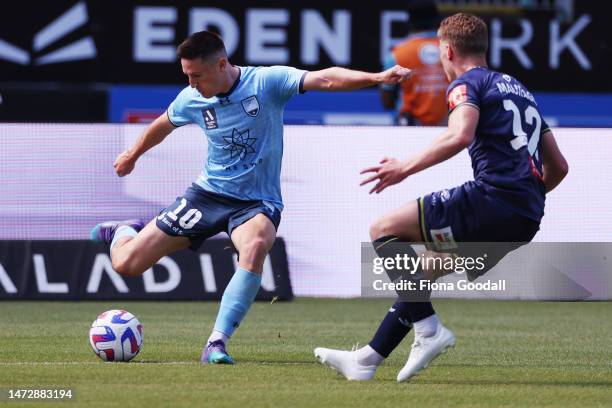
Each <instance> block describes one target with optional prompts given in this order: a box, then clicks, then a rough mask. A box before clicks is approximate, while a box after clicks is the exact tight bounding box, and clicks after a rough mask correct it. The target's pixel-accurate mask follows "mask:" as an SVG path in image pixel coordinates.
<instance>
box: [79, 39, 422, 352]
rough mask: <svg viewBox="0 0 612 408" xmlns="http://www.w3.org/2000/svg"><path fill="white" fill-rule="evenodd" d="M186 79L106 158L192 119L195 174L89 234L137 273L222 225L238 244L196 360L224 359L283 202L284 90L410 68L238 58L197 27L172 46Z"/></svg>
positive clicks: (147, 144)
mask: <svg viewBox="0 0 612 408" xmlns="http://www.w3.org/2000/svg"><path fill="white" fill-rule="evenodd" d="M177 56H178V57H179V59H180V61H181V66H182V69H183V72H184V73H185V75H187V77H188V79H189V86H187V87H186V88H185V89H183V91H181V92H180V93H179V95H178V96H177V97H176V99H175V100H174V101H173V102H172V103H171V104H170V106H169V107H168V110H167V112H166V113H164V114H163V115H161V116H160V117H159V118H157V119H156V120H155V121H154V122H153V123H152V124H151V125H150V126H149V127H148V128H147V129H146V130H145V131H144V133H143V135H142V136H141V137H140V138H139V140H138V141H137V142H136V143H135V144H134V146H132V147H131V148H130V149H128V150H126V151H125V152H123V153H121V154H120V155H119V156H118V157H117V160H116V161H115V164H114V167H115V171H116V172H117V174H118V175H119V176H120V177H123V176H126V175H128V174H130V173H131V172H132V170H133V169H134V166H135V164H136V161H137V160H138V158H139V157H140V156H141V155H142V154H143V153H145V152H146V151H147V150H149V149H151V148H152V147H154V146H155V145H157V144H159V143H161V142H162V141H163V140H164V138H165V137H166V136H168V135H169V134H170V133H171V132H172V131H173V130H174V129H175V128H177V127H179V126H183V125H186V124H189V123H195V124H197V125H199V126H200V127H201V128H202V129H203V130H204V133H205V136H206V137H207V138H208V157H207V160H206V163H205V166H204V170H203V172H202V174H201V175H200V176H199V177H198V178H197V180H196V181H195V182H194V183H193V185H192V186H191V187H189V188H188V189H187V191H186V192H185V194H184V195H183V196H182V197H179V198H178V199H177V200H176V201H175V202H174V203H173V204H171V205H170V206H169V207H167V208H166V209H165V210H163V211H162V212H161V213H160V215H159V216H158V217H157V218H156V219H154V220H153V221H151V222H149V223H148V224H146V225H145V224H144V223H143V222H142V221H141V220H137V219H136V220H128V221H123V222H116V221H109V222H105V223H102V224H98V225H96V226H95V227H94V229H93V230H92V233H91V237H92V239H93V240H94V241H98V242H106V243H109V244H110V245H111V259H112V264H113V268H114V269H115V270H116V271H117V272H118V273H120V274H122V275H127V276H138V275H141V274H142V273H144V272H145V271H146V270H147V269H148V268H150V267H151V266H152V265H153V264H155V262H157V261H158V260H159V259H160V258H161V257H162V256H164V255H167V254H168V253H170V252H174V251H176V250H179V249H183V248H187V247H190V248H192V249H197V248H198V247H199V246H200V245H202V243H203V242H204V240H206V239H207V238H209V237H211V236H213V235H215V234H217V233H219V232H221V231H226V232H227V234H228V235H229V236H230V237H231V239H232V241H233V243H234V245H235V247H236V249H237V251H238V253H239V267H238V269H237V270H236V272H235V274H234V276H233V277H232V279H231V280H230V282H229V284H228V285H227V287H226V289H225V291H224V293H223V298H222V300H221V305H220V308H219V314H218V316H217V320H216V322H215V326H214V330H213V332H212V334H211V336H210V337H209V339H208V342H207V343H206V345H205V347H204V350H203V353H202V358H201V361H202V363H204V364H208V363H213V364H216V363H225V364H232V363H233V360H232V358H231V357H230V356H229V354H228V353H227V351H226V345H227V342H228V340H229V338H230V337H231V335H232V334H233V333H234V330H235V329H236V327H238V325H239V324H240V322H241V321H242V319H243V318H244V316H245V315H246V313H247V312H248V310H249V308H250V306H251V304H252V302H253V300H254V298H255V296H256V295H257V292H258V290H259V287H260V285H261V273H262V268H263V262H264V260H265V257H266V255H267V253H268V251H269V250H270V248H271V247H272V245H273V243H274V239H275V237H276V228H277V227H278V225H279V222H280V214H281V211H282V209H283V202H282V197H281V190H280V169H281V158H282V151H283V111H284V107H285V104H286V103H287V101H288V100H289V98H291V97H292V96H293V95H295V94H297V93H303V92H304V91H308V90H329V91H334V90H351V89H357V88H363V87H367V86H372V85H380V84H382V83H392V84H393V83H399V82H401V81H403V80H405V79H407V78H408V76H409V75H410V70H408V69H406V68H402V67H400V66H394V67H392V68H390V69H388V70H386V71H384V72H381V73H366V72H359V71H353V70H348V69H344V68H338V67H334V68H328V69H324V70H320V71H313V72H307V71H303V70H299V69H296V68H292V67H286V66H273V67H239V66H235V65H232V64H230V63H229V61H228V58H227V52H226V50H225V46H224V44H223V41H222V40H221V38H220V37H219V36H218V35H216V34H214V33H211V32H207V31H202V32H198V33H195V34H193V35H191V36H190V37H189V38H187V39H186V40H185V41H184V42H183V43H182V44H181V45H180V46H179V47H178V49H177Z"/></svg>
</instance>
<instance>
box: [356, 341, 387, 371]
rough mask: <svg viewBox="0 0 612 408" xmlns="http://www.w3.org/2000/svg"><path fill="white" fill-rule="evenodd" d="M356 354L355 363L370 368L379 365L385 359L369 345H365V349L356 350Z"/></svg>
mask: <svg viewBox="0 0 612 408" xmlns="http://www.w3.org/2000/svg"><path fill="white" fill-rule="evenodd" d="M355 353H357V362H358V363H359V364H361V365H365V366H371V365H376V366H377V365H380V363H382V362H383V360H384V359H385V358H384V357H383V356H381V355H380V354H378V352H377V351H376V350H374V349H373V348H372V347H370V345H369V344H368V345H366V346H365V347H362V348H360V349H359V350H356V351H355Z"/></svg>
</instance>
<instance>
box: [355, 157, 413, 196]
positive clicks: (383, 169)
mask: <svg viewBox="0 0 612 408" xmlns="http://www.w3.org/2000/svg"><path fill="white" fill-rule="evenodd" d="M405 167H406V166H405V163H403V162H401V161H399V160H397V159H394V158H391V157H385V158H384V159H382V160H381V161H380V165H379V166H373V167H368V168H367V169H363V170H361V173H359V174H367V173H374V175H370V176H369V177H368V178H366V179H364V180H363V181H362V182H361V183H359V185H360V186H363V185H364V184H368V183H371V182H372V181H375V180H378V182H377V183H376V185H375V186H374V187H373V188H372V189H371V190H370V194H372V193H376V194H378V193H380V192H381V191H383V190H384V189H385V188H387V187H389V186H392V185H394V184H397V183H399V182H400V181H402V180H403V179H405V178H406V177H407V176H408V174H407V173H406V170H405Z"/></svg>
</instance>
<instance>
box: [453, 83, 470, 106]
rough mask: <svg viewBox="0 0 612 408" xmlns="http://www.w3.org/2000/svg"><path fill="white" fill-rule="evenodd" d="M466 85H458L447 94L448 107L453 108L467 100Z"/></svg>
mask: <svg viewBox="0 0 612 408" xmlns="http://www.w3.org/2000/svg"><path fill="white" fill-rule="evenodd" d="M467 99H468V97H467V85H458V86H456V87H455V88H453V90H452V91H451V92H450V93H449V94H448V109H449V110H453V109H455V107H456V106H457V105H459V104H461V103H463V102H465V101H467Z"/></svg>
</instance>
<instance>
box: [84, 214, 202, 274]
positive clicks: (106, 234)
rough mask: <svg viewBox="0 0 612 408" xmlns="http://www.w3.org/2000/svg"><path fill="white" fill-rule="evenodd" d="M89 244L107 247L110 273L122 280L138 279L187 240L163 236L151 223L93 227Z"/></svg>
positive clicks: (130, 222)
mask: <svg viewBox="0 0 612 408" xmlns="http://www.w3.org/2000/svg"><path fill="white" fill-rule="evenodd" d="M91 237H92V240H94V241H97V242H106V243H109V244H110V245H111V251H110V252H111V261H112V264H113V269H114V270H115V271H116V272H117V273H119V274H121V275H124V276H139V275H141V274H143V273H144V272H145V271H146V270H147V269H149V268H150V267H152V266H153V265H154V264H155V263H156V262H157V261H158V260H159V259H160V258H161V257H163V256H165V255H167V254H169V253H171V252H174V251H178V250H179V249H184V248H187V247H188V246H189V243H190V241H189V239H188V238H186V237H177V236H171V235H168V234H166V233H165V232H164V231H162V230H161V229H159V227H157V225H156V220H155V219H153V220H152V221H151V222H149V223H148V224H147V225H146V226H144V227H143V223H142V221H141V220H128V221H123V222H114V221H110V222H105V223H101V224H98V225H96V226H95V227H94V229H93V230H92V234H91Z"/></svg>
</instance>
